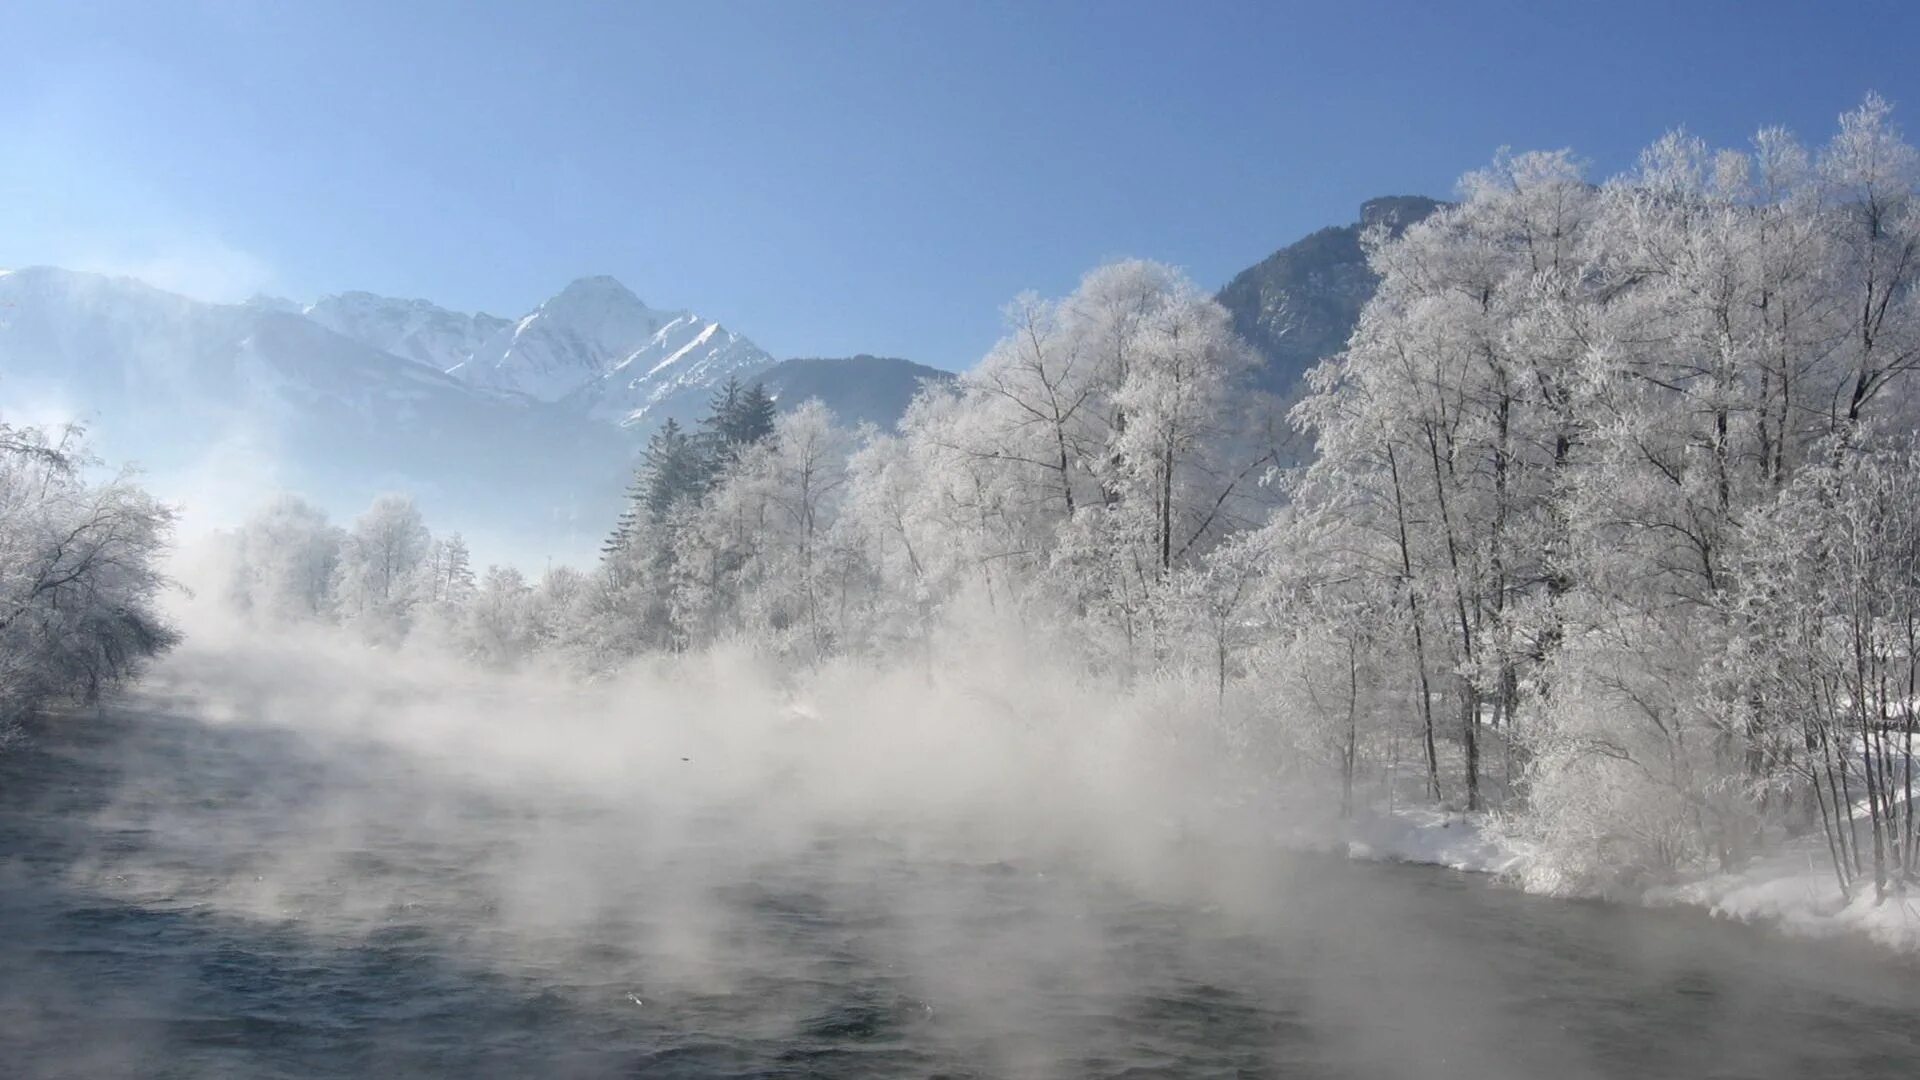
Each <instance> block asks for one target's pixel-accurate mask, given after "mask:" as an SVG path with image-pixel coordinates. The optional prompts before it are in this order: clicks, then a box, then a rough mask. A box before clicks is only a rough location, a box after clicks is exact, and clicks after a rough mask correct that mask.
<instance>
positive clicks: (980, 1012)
mask: <svg viewBox="0 0 1920 1080" xmlns="http://www.w3.org/2000/svg"><path fill="white" fill-rule="evenodd" d="M699 764H700V763H699V762H697V761H692V760H688V761H686V762H685V765H686V767H687V768H690V769H691V768H697V767H699ZM644 807H645V804H644V801H643V800H641V801H636V803H634V804H632V805H628V804H623V803H621V802H619V801H614V802H608V801H606V800H594V799H586V798H581V799H572V798H569V797H567V796H566V794H565V793H564V792H562V793H559V794H555V793H551V792H548V793H546V794H543V795H541V796H539V797H532V796H527V795H509V794H506V793H504V792H503V791H502V790H500V789H499V788H498V787H497V786H489V785H488V784H486V783H483V782H480V781H478V780H476V779H475V778H474V777H472V776H470V775H462V774H461V773H460V772H459V770H447V769H441V768H436V767H434V766H431V765H428V764H423V763H422V762H420V761H418V760H415V759H412V758H409V757H408V756H407V755H405V754H403V753H398V752H393V751H391V750H383V749H381V748H379V747H377V746H343V745H339V744H337V743H336V742H334V741H331V740H328V739H325V738H317V737H312V736H307V735H302V734H300V733H298V732H295V731H289V730H285V729H276V728H272V727H266V726H254V725H249V724H246V723H244V722H241V723H235V722H231V721H228V722H222V723H208V722H204V721H203V720H202V719H200V718H197V717H195V716H194V715H193V714H192V712H191V710H185V709H171V708H167V707H165V706H163V705H157V704H152V703H149V704H143V705H132V706H126V707H123V708H121V709H119V710H109V711H107V712H105V713H103V714H100V715H85V716H73V717H67V718H63V719H60V720H58V721H56V722H50V723H47V724H44V725H42V726H40V727H38V728H36V729H35V730H34V731H32V732H31V733H30V737H29V739H28V740H27V741H26V742H25V743H24V744H22V745H19V746H16V747H14V748H12V749H11V750H8V751H6V752H5V753H0V1074H4V1075H6V1076H11V1077H54V1076H72V1077H89V1078H91V1077H107V1076H140V1077H280V1076H286V1077H330V1076H354V1077H387V1076H416V1075H421V1076H426V1075H431V1076H459V1077H520V1076H538V1077H625V1076H632V1077H750V1076H751V1077H761V1076H767V1077H771V1076H794V1077H798V1076H859V1077H868V1076H870V1077H911V1076H950V1077H962V1076H1022V1077H1024V1076H1059V1077H1146V1076H1221V1077H1227V1076H1286V1077H1383V1076H1407V1077H1453V1076H1459V1077H1469V1076H1471V1077H1554V1078H1556V1080H1564V1078H1575V1077H1587V1076H1619V1077H1666V1076H1672V1077H1812V1076H1822V1077H1889V1078H1895V1077H1897V1078H1902V1080H1912V1078H1913V1077H1916V1076H1920V973H1916V971H1915V970H1914V969H1913V968H1911V967H1908V966H1904V965H1902V964H1900V963H1896V962H1893V961H1891V960H1888V959H1886V958H1883V957H1880V956H1878V955H1876V954H1874V953H1871V952H1868V951H1865V950H1862V949H1855V948H1851V947H1847V946H1843V945H1836V944H1833V943H1806V942H1797V941H1793V940H1788V939H1784V938H1780V937H1776V936H1773V935H1770V934H1768V933H1766V932H1764V931H1760V930H1755V929H1752V928H1749V927H1743V926H1736V925H1728V924H1724V923H1719V922H1715V921H1712V920H1709V919H1706V918H1704V917H1700V916H1698V915H1695V914H1690V913H1681V912H1653V911H1643V910H1635V909H1626V908H1620V907H1614V906H1608V905H1601V904H1587V903H1572V902H1565V901H1552V900H1542V899H1537V898H1531V897H1527V896H1523V895H1519V894H1517V893H1515V892H1513V891H1510V890H1506V889H1502V888H1499V887H1497V886H1494V885H1491V884H1490V883H1488V882H1486V881H1484V880H1482V879H1479V878H1475V877H1472V876H1465V875H1458V874H1453V873H1448V872H1444V871H1440V870H1435V869H1430V868H1419V867H1401V866H1387V865H1361V864H1350V863H1347V862H1344V861H1341V860H1335V859H1330V858H1326V857H1307V856H1291V857H1290V856H1286V855H1283V854H1280V853H1278V852H1274V851H1268V850H1263V849H1261V848H1260V847H1258V846H1256V845H1242V846H1240V847H1239V848H1238V849H1234V850H1224V851H1223V850H1220V849H1218V848H1210V846H1209V843H1208V841H1206V840H1205V839H1203V838H1200V837H1194V836H1188V837H1185V838H1183V839H1181V840H1180V842H1179V843H1178V844H1175V845H1172V846H1171V847H1170V848H1169V849H1167V850H1156V851H1154V852H1152V853H1143V854H1140V855H1139V857H1138V858H1136V859H1134V860H1133V861H1131V862H1126V861H1124V860H1123V861H1122V862H1120V863H1115V862H1113V861H1111V860H1108V861H1101V862H1095V861H1093V860H1081V859H1077V858H1076V857H1075V856H1074V853H1073V852H1071V851H1062V850H1057V849H1056V850H1049V851H1046V852H1045V853H1044V854H1037V853H1034V852H1027V853H1025V854H1021V855H1017V856H1015V855H1012V854H1011V852H1012V851H1014V850H1015V849H1016V848H1017V847H1018V845H1013V844H1009V845H1008V848H1007V850H1006V851H998V850H996V848H995V844H994V842H993V840H992V838H991V837H990V836H989V837H987V838H986V839H985V840H984V841H983V840H982V839H981V838H980V837H978V836H975V837H973V838H972V839H970V840H969V841H968V842H967V843H965V844H959V843H954V844H948V843H945V842H943V841H942V840H941V839H940V838H939V837H938V836H932V835H927V834H926V833H925V831H924V830H923V829H921V828H920V827H918V826H915V827H913V828H903V829H899V830H886V829H878V830H868V831H864V832H863V831H855V830H844V829H842V830H838V831H836V832H827V833H818V834H812V835H793V834H790V833H789V834H781V835H778V836H775V837H774V839H777V840H778V842H770V841H769V837H770V836H772V835H773V834H779V833H780V826H779V822H778V820H775V819H772V818H769V817H768V816H766V815H760V816H755V817H753V818H751V819H745V818H741V819H735V818H733V817H730V815H729V814H728V813H727V812H726V810H725V808H724V807H719V808H716V807H705V808H702V809H701V810H700V811H699V812H698V813H690V814H688V815H685V816H683V817H681V818H679V819H677V820H676V821H675V822H674V826H673V828H672V829H671V830H666V829H663V828H662V827H661V826H660V824H659V822H658V821H657V820H655V819H654V817H649V816H648V815H649V814H653V815H655V816H656V817H657V808H656V809H655V810H647V809H645V808H644ZM749 820H750V824H749V823H748V821H749Z"/></svg>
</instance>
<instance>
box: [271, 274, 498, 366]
mask: <svg viewBox="0 0 1920 1080" xmlns="http://www.w3.org/2000/svg"><path fill="white" fill-rule="evenodd" d="M302 313H303V314H305V315H306V317H307V318H309V319H312V320H313V321H314V322H317V323H319V324H320V325H321V326H324V327H326V328H327V329H329V330H331V331H333V332H334V333H336V334H340V335H342V336H344V337H349V338H352V339H353V340H355V341H358V342H360V343H361V344H363V345H369V346H372V347H373V348H376V349H379V350H380V351H381V352H387V353H392V354H393V355H395V356H399V357H403V358H405V359H408V360H413V361H415V362H418V363H421V364H425V365H426V366H428V367H430V368H433V369H434V370H435V371H446V370H447V369H448V368H451V367H454V366H455V365H458V364H462V363H465V362H466V361H467V359H468V358H469V357H471V356H472V355H473V353H474V350H476V349H478V348H479V347H480V346H481V345H482V344H484V343H485V342H487V341H488V340H489V339H491V338H492V337H494V335H496V334H498V333H500V332H501V331H502V330H505V329H506V328H507V327H509V326H512V325H513V324H512V323H511V322H509V321H508V320H506V319H502V318H499V317H497V316H494V315H488V314H485V313H478V314H473V315H468V314H465V313H463V312H458V311H449V310H447V309H446V308H443V307H441V306H440V305H438V304H434V303H431V302H429V301H426V300H395V299H393V298H391V297H386V296H376V295H374V294H373V293H367V292H347V293H340V294H338V295H335V296H323V297H321V298H320V299H319V300H317V301H315V302H314V303H313V304H310V305H308V306H307V307H306V308H305V309H304V310H303V312H302Z"/></svg>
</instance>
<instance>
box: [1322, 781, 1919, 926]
mask: <svg viewBox="0 0 1920 1080" xmlns="http://www.w3.org/2000/svg"><path fill="white" fill-rule="evenodd" d="M1345 847H1346V854H1347V855H1348V857H1349V858H1354V859H1364V860H1376V861H1383V862H1405V863H1419V864H1423V865H1431V866H1444V867H1446V868H1448V869H1450V870H1459V871H1464V872H1468V873H1480V874H1493V875H1496V876H1510V875H1513V874H1515V873H1517V872H1518V871H1519V870H1520V869H1521V868H1523V867H1524V865H1525V863H1526V860H1527V855H1526V853H1525V852H1524V851H1523V850H1521V849H1520V848H1518V847H1517V846H1516V845H1514V844H1513V843H1511V842H1510V841H1508V840H1507V839H1505V838H1503V837H1501V836H1500V835H1499V834H1498V832H1497V830H1495V829H1494V828H1493V827H1492V824H1491V822H1490V821H1489V819H1487V818H1486V817H1484V816H1481V815H1468V814H1460V813H1454V812H1450V811H1445V810H1440V809H1436V808H1432V807H1400V808H1396V809H1395V810H1393V811H1391V812H1374V813H1370V814H1366V815H1364V816H1362V817H1359V818H1356V819H1355V820H1354V821H1352V822H1350V823H1349V824H1348V826H1347V831H1346V836H1345ZM1826 858H1827V856H1826V853H1825V852H1824V851H1821V850H1818V849H1817V848H1816V847H1815V846H1813V844H1812V843H1811V842H1806V843H1796V844H1793V845H1789V846H1788V847H1786V848H1784V849H1782V850H1780V851H1778V852H1776V853H1774V854H1772V855H1769V856H1767V857H1764V858H1760V859H1755V860H1754V861H1753V862H1752V863H1750V864H1749V865H1748V866H1747V867H1745V868H1744V869H1742V870H1740V871H1738V872H1736V873H1731V874H1712V875H1706V876H1701V877H1696V878H1693V879H1691V880H1688V881H1685V882H1681V883H1679V884H1674V885H1663V886H1659V887H1656V888H1652V889H1648V890H1646V891H1645V892H1644V893H1642V894H1640V895H1639V896H1638V897H1626V898H1624V899H1627V900H1629V901H1633V900H1637V902H1639V903H1641V904H1645V905H1647V906H1649V907H1674V906H1685V907H1696V908H1702V909H1705V910H1706V911H1707V912H1709V913H1710V914H1712V915H1713V916H1715V917H1716V918H1724V919H1733V920H1736V921H1739V922H1748V923H1757V924H1764V925H1768V926H1772V927H1775V928H1777V929H1779V930H1781V931H1783V932H1786V933H1791V934H1797V935H1803V936H1808V937H1838V936H1845V935H1859V936H1864V937H1866V938H1867V939H1869V940H1871V941H1873V942H1875V943H1877V944H1879V945H1882V946H1885V947H1887V948H1890V949H1893V950H1895V951H1898V952H1904V953H1911V954H1917V955H1920V892H1910V893H1908V894H1906V895H1904V896H1902V895H1899V894H1897V893H1894V892H1892V891H1889V893H1888V895H1887V898H1886V899H1885V900H1884V901H1883V902H1881V903H1878V904H1875V903H1874V901H1873V895H1872V885H1871V882H1867V883H1863V884H1864V888H1863V889H1862V890H1861V891H1862V892H1864V894H1865V895H1862V896H1857V897H1855V898H1854V900H1853V902H1852V903H1848V902H1846V900H1845V898H1844V897H1843V896H1842V895H1841V893H1840V887H1839V885H1838V884H1837V883H1836V882H1835V881H1834V877H1833V871H1832V870H1831V869H1830V868H1829V866H1828V865H1827V862H1826Z"/></svg>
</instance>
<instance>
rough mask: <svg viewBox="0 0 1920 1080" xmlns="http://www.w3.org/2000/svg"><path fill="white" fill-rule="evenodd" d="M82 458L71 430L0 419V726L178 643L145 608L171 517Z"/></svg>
mask: <svg viewBox="0 0 1920 1080" xmlns="http://www.w3.org/2000/svg"><path fill="white" fill-rule="evenodd" d="M89 464H91V459H90V458H89V457H88V456H87V452H86V448H85V445H84V442H83V441H82V439H81V438H80V435H79V433H78V431H77V430H75V429H68V430H67V431H65V432H63V433H61V434H60V435H59V436H58V437H50V436H49V435H48V434H47V433H46V432H44V431H41V430H39V429H34V428H16V427H11V426H8V425H5V424H0V728H4V727H5V726H6V725H9V724H11V723H12V722H13V721H14V720H16V719H17V718H18V717H19V716H20V715H21V714H22V713H24V712H26V711H27V710H30V709H32V708H33V707H34V706H36V705H38V704H40V703H42V702H44V701H46V700H48V699H50V698H54V697H59V696H72V697H75V698H78V699H81V700H87V701H91V700H93V699H95V698H97V697H98V696H99V695H100V694H101V692H102V691H104V690H105V689H107V688H108V687H110V686H112V685H113V684H114V683H116V682H118V681H120V680H122V679H124V678H126V677H128V676H129V675H131V674H132V673H133V672H135V671H136V670H138V668H139V665H140V664H141V663H142V662H143V661H145V660H146V659H148V658H149V657H152V656H154V655H156V654H158V653H160V652H163V651H165V650H166V649H167V648H169V647H170V646H172V645H173V644H174V643H175V641H176V640H177V634H176V633H175V631H174V630H173V628H172V627H171V626H170V625H169V624H168V623H167V622H166V620H165V619H164V618H162V617H161V615H160V613H159V611H158V609H157V607H156V600H157V597H158V594H159V593H160V591H161V589H162V588H163V587H164V586H165V584H166V579H165V578H164V577H163V576H162V574H161V573H160V571H159V569H158V566H157V563H158V561H159V558H160V556H161V553H162V552H163V551H164V550H165V547H166V544H167V540H168V536H169V533H170V532H171V529H172V525H173V512H172V510H170V509H169V508H168V507H166V506H164V505H162V504H160V503H158V502H156V501H155V500H154V499H153V498H152V497H151V496H149V495H148V494H147V493H146V492H144V491H142V490H140V489H139V488H138V487H136V486H135V485H134V484H133V483H131V482H130V481H129V480H128V479H127V478H126V477H124V476H121V477H117V478H115V479H112V480H108V481H105V482H103V483H94V482H90V481H89V480H88V479H87V478H86V473H85V469H86V467H87V466H88V465H89ZM0 734H4V731H0Z"/></svg>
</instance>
